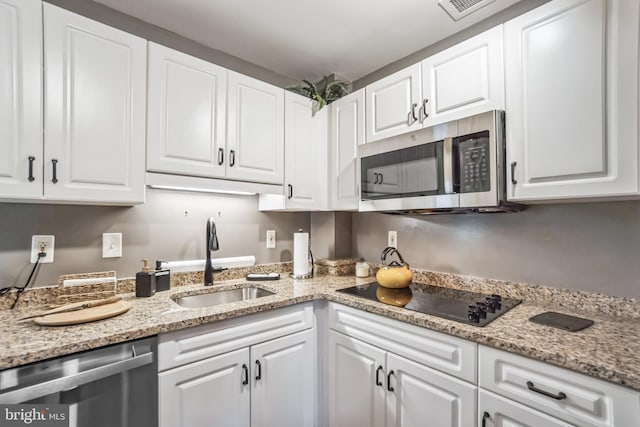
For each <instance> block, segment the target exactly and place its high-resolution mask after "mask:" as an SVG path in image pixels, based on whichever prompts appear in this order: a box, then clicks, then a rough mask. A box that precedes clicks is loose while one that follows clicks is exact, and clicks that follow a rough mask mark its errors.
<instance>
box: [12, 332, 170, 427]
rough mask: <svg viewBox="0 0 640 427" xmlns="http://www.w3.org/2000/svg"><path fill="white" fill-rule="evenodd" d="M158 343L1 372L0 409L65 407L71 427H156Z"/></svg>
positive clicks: (129, 345) (122, 346)
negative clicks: (8, 406)
mask: <svg viewBox="0 0 640 427" xmlns="http://www.w3.org/2000/svg"><path fill="white" fill-rule="evenodd" d="M157 348H158V346H157V338H156V337H151V338H144V339H141V340H136V341H130V342H127V343H123V344H116V345H113V346H109V347H103V348H99V349H95V350H90V351H85V352H81V353H75V354H71V355H68V356H64V357H59V358H56V359H51V360H45V361H42V362H36V363H32V364H29V365H24V366H19V367H16V368H11V369H6V370H4V371H0V403H2V404H13V403H29V404H63V405H69V420H70V421H69V426H72V427H114V426H118V427H155V426H157V425H158V385H157V384H158V381H157V378H158V362H157Z"/></svg>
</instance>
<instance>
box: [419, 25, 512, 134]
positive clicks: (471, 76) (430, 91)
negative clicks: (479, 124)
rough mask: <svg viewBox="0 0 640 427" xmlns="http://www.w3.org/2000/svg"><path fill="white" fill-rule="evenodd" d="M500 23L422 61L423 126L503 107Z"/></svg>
mask: <svg viewBox="0 0 640 427" xmlns="http://www.w3.org/2000/svg"><path fill="white" fill-rule="evenodd" d="M502 31H503V30H502V25H499V26H497V27H495V28H492V29H491V30H488V31H485V32H484V33H482V34H478V35H477V36H475V37H472V38H470V39H469V40H466V41H464V42H462V43H459V44H457V45H455V46H453V47H451V48H449V49H446V50H444V51H442V52H440V53H437V54H435V55H433V56H431V57H429V58H427V59H425V60H424V61H422V105H421V108H420V120H421V121H422V125H423V126H424V127H428V126H433V125H435V124H438V123H443V122H445V121H449V120H456V119H459V118H462V117H465V116H470V115H473V114H478V113H482V112H485V111H489V110H504V71H503V70H504V67H503V61H502Z"/></svg>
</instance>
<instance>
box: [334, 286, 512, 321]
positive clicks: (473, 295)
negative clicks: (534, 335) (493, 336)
mask: <svg viewBox="0 0 640 427" xmlns="http://www.w3.org/2000/svg"><path fill="white" fill-rule="evenodd" d="M338 292H344V293H346V294H351V295H355V296H358V297H362V298H366V299H369V300H372V301H379V302H382V303H385V304H389V305H393V306H396V307H404V308H406V309H407V310H413V311H417V312H420V313H425V314H431V315H433V316H438V317H443V318H445V319H449V320H455V321H457V322H462V323H466V324H469V325H474V326H485V325H486V324H488V323H489V322H491V321H492V320H493V319H495V318H496V317H498V316H500V315H502V314H504V313H506V312H507V311H509V310H510V309H512V308H513V307H515V306H516V305H518V304H520V302H521V301H520V300H516V299H512V298H503V297H501V296H500V295H496V294H493V295H486V294H481V293H477V292H469V291H462V290H459V289H451V288H443V287H441V286H433V285H425V284H419V283H413V284H411V285H410V286H409V287H408V288H404V289H390V288H384V287H382V286H379V285H378V282H372V283H367V284H366V285H358V286H353V287H351V288H346V289H340V290H338Z"/></svg>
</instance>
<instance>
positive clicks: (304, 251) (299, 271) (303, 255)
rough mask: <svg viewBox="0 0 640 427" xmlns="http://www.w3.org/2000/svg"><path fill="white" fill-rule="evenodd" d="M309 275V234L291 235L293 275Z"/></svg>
mask: <svg viewBox="0 0 640 427" xmlns="http://www.w3.org/2000/svg"><path fill="white" fill-rule="evenodd" d="M305 274H309V233H293V275H294V276H302V275H305Z"/></svg>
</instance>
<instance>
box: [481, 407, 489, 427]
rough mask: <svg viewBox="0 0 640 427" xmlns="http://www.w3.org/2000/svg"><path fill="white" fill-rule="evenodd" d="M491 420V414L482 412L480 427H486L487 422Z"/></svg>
mask: <svg viewBox="0 0 640 427" xmlns="http://www.w3.org/2000/svg"><path fill="white" fill-rule="evenodd" d="M489 418H491V414H489V413H488V412H487V411H484V413H483V414H482V427H487V420H488V419H489Z"/></svg>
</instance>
